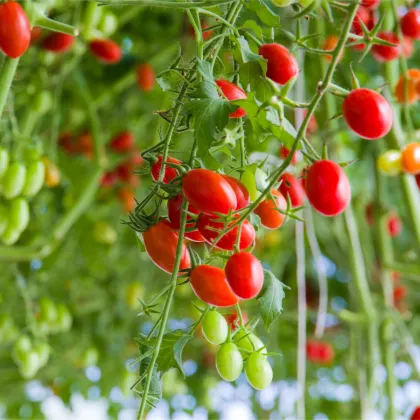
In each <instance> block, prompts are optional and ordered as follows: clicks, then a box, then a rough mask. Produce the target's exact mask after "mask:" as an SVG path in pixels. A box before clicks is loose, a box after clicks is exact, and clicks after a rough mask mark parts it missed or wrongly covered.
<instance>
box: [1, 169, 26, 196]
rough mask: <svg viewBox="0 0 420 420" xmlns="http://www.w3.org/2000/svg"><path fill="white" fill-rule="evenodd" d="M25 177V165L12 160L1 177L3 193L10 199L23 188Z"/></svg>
mask: <svg viewBox="0 0 420 420" xmlns="http://www.w3.org/2000/svg"><path fill="white" fill-rule="evenodd" d="M25 178H26V167H25V165H23V164H22V163H18V162H13V163H12V164H11V165H10V166H9V167H8V168H7V170H6V173H5V174H4V176H3V179H2V185H3V195H4V196H5V197H6V198H7V199H8V200H11V199H12V198H15V197H17V196H18V195H19V194H20V193H21V192H22V190H23V186H24V185H25Z"/></svg>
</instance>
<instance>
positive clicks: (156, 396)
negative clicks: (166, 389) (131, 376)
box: [138, 344, 162, 408]
mask: <svg viewBox="0 0 420 420" xmlns="http://www.w3.org/2000/svg"><path fill="white" fill-rule="evenodd" d="M147 349H148V347H147V346H144V345H142V344H139V350H140V353H141V354H143V353H144V352H146V351H147ZM151 360H152V358H151V357H145V358H144V359H142V360H141V361H140V365H139V373H140V377H141V378H142V379H141V380H140V383H139V384H140V386H141V389H140V390H138V392H139V393H140V395H141V391H142V390H143V389H144V386H145V384H146V372H147V370H148V369H149V366H150V361H151ZM156 366H157V365H155V366H154V367H153V371H152V379H151V381H150V386H149V393H148V396H147V408H152V407H154V406H155V405H156V404H157V403H158V402H159V401H160V400H161V398H162V384H161V375H159V373H158V371H157V368H156Z"/></svg>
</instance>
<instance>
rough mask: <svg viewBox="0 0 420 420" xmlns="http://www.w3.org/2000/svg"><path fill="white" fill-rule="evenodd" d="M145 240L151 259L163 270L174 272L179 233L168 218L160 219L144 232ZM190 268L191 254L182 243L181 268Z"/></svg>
mask: <svg viewBox="0 0 420 420" xmlns="http://www.w3.org/2000/svg"><path fill="white" fill-rule="evenodd" d="M143 242H144V246H145V248H146V252H147V254H148V255H149V257H150V259H151V260H152V261H153V262H154V263H155V264H156V265H157V266H158V267H159V268H161V269H162V270H163V271H166V272H167V273H172V271H173V269H174V264H175V257H176V249H177V246H178V233H177V232H176V231H175V230H174V229H172V227H171V225H170V224H169V222H168V221H167V220H160V221H159V222H157V223H156V224H155V225H153V226H151V227H149V229H147V230H146V232H143ZM186 268H190V254H189V253H188V250H187V247H186V246H185V244H183V245H182V255H181V263H180V265H179V269H180V270H184V269H186Z"/></svg>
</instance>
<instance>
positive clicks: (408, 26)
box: [400, 9, 420, 39]
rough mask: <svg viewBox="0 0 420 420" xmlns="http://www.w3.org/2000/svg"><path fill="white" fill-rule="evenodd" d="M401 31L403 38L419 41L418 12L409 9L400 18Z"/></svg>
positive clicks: (419, 21)
mask: <svg viewBox="0 0 420 420" xmlns="http://www.w3.org/2000/svg"><path fill="white" fill-rule="evenodd" d="M400 23H401V30H402V33H403V34H404V35H405V36H408V37H409V38H412V39H420V10H418V9H410V10H409V11H408V12H407V13H406V14H405V15H404V16H403V17H402V18H401V22H400Z"/></svg>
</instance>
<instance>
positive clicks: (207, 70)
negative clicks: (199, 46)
mask: <svg viewBox="0 0 420 420" xmlns="http://www.w3.org/2000/svg"><path fill="white" fill-rule="evenodd" d="M197 71H198V72H199V73H200V74H201V76H203V79H204V80H207V81H213V70H212V68H211V63H210V62H209V61H204V60H198V61H197Z"/></svg>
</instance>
